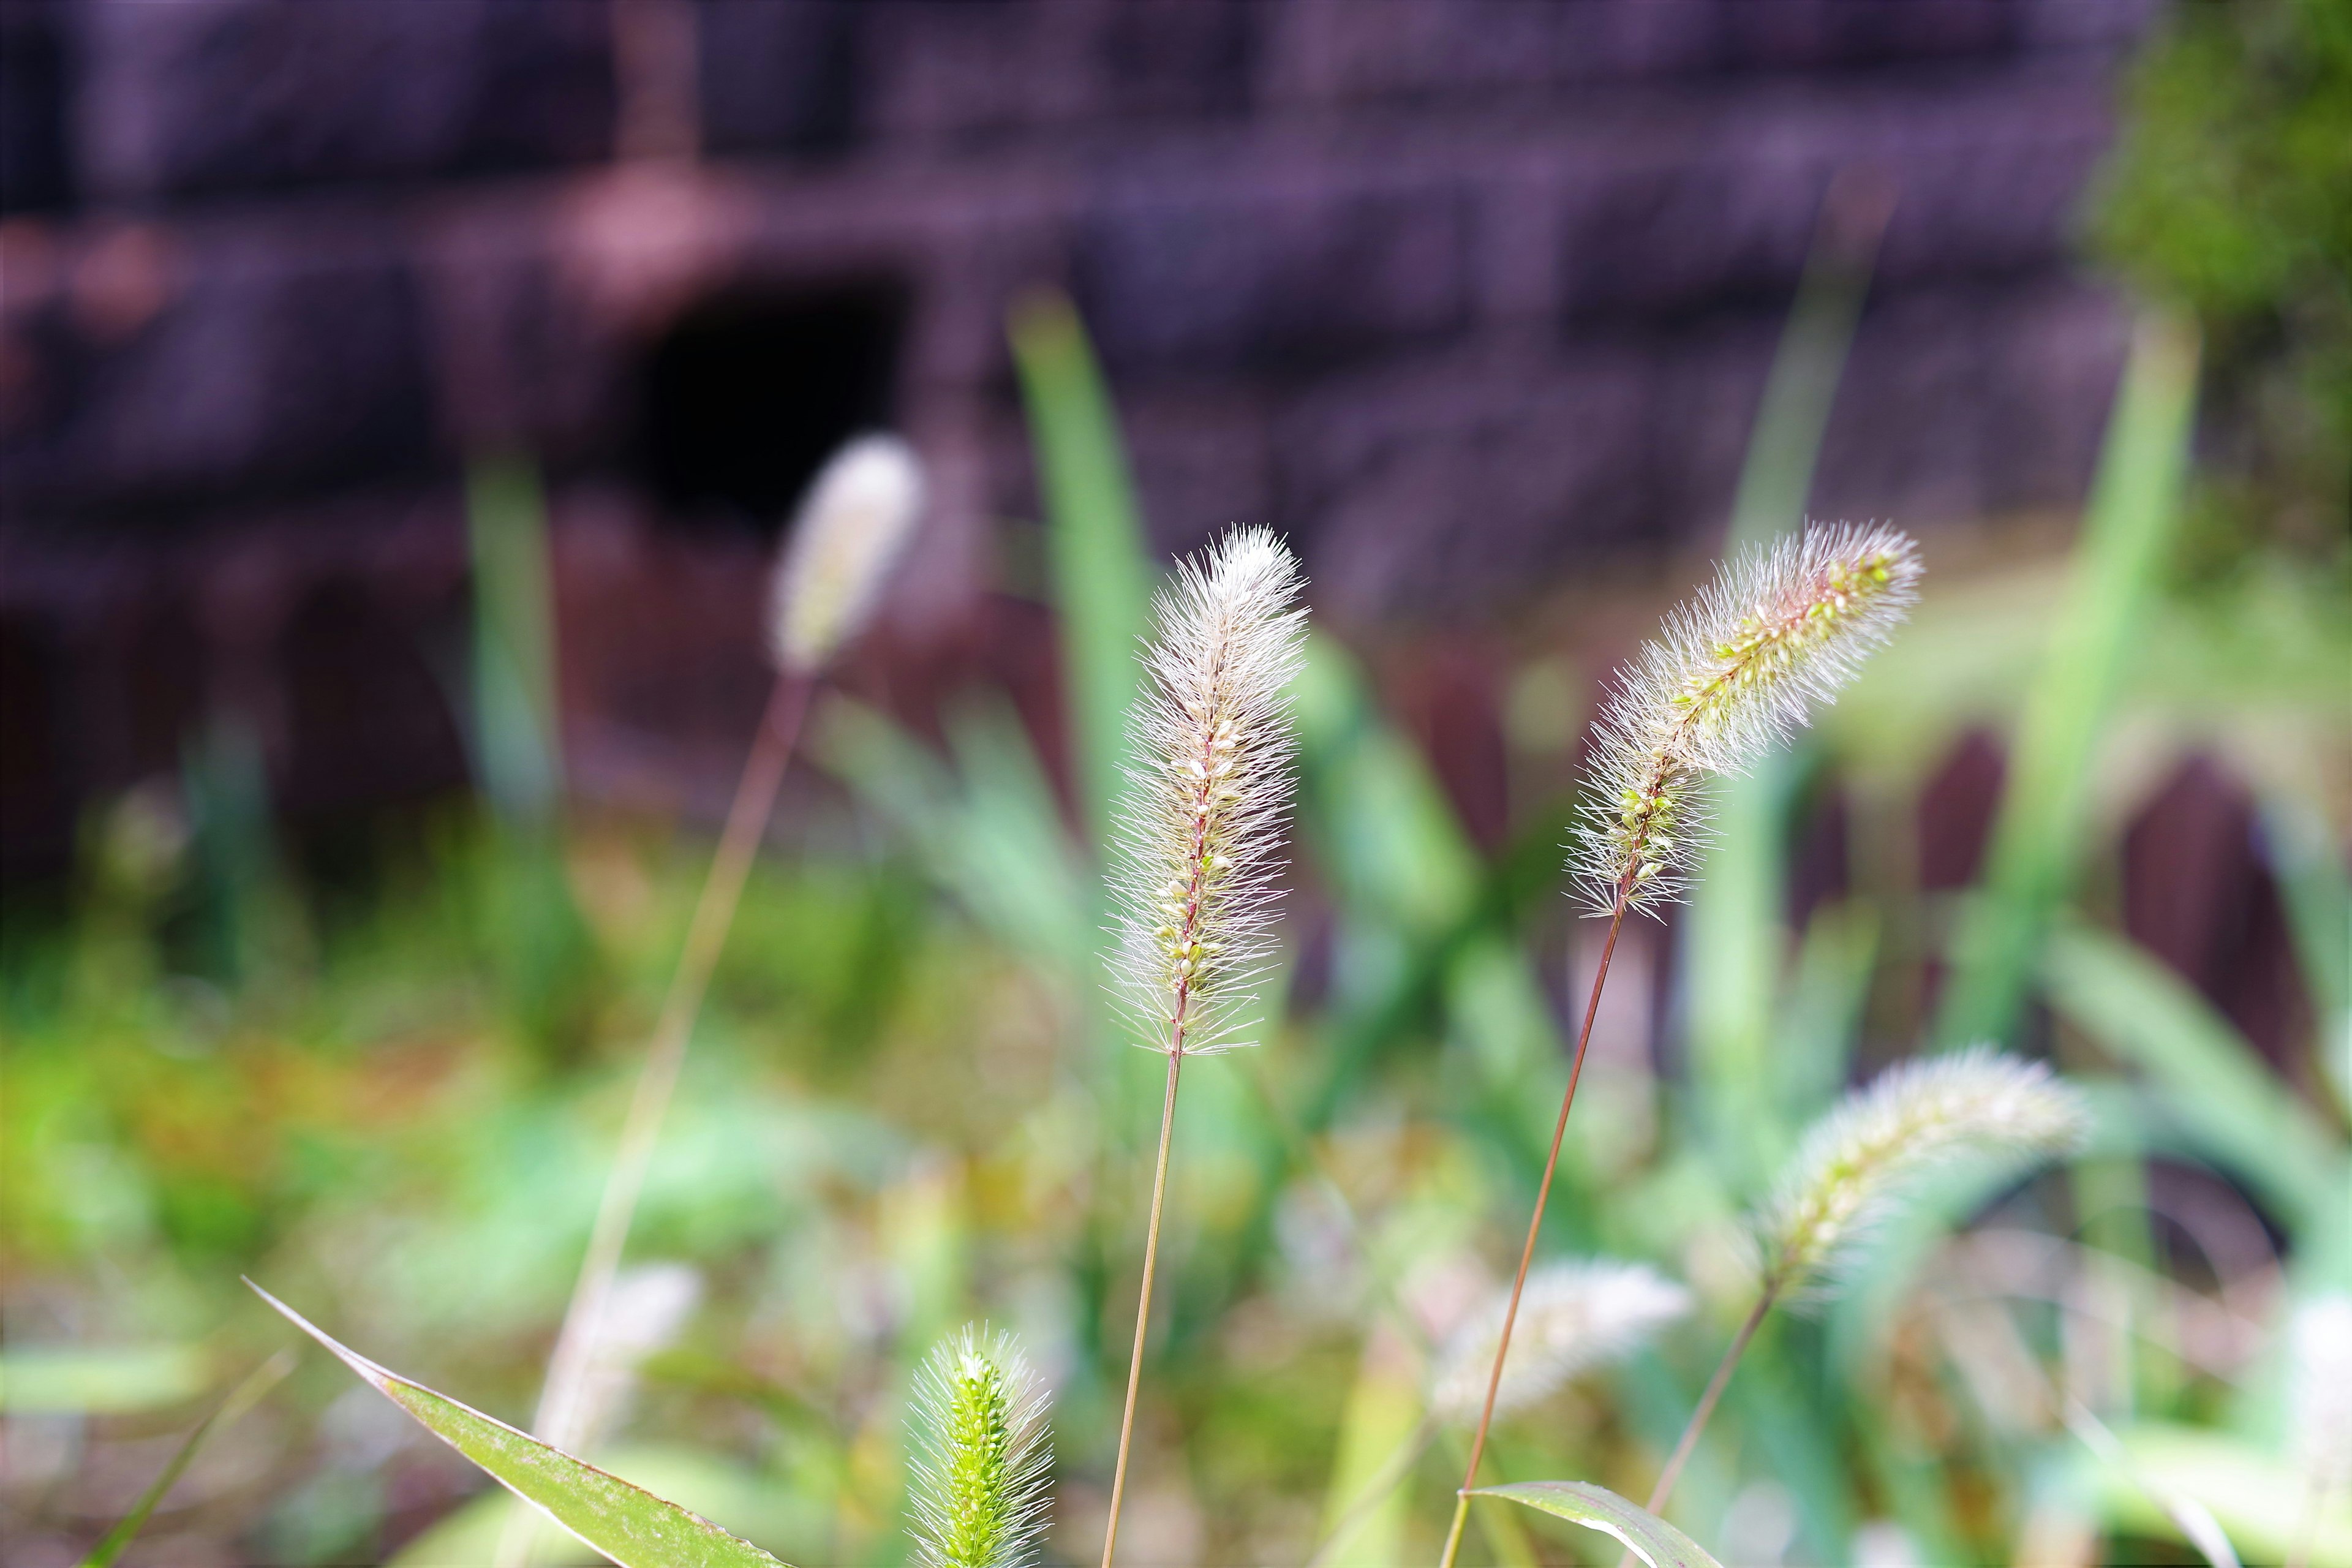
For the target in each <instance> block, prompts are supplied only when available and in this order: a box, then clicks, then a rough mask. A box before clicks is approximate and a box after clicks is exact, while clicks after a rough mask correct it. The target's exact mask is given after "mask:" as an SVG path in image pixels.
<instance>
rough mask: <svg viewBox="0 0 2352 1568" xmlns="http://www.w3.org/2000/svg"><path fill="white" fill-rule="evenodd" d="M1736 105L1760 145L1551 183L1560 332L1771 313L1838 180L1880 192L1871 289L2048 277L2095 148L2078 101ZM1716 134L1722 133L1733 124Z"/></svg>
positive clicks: (2084, 107) (2079, 96) (2017, 96)
mask: <svg viewBox="0 0 2352 1568" xmlns="http://www.w3.org/2000/svg"><path fill="white" fill-rule="evenodd" d="M1752 109H1753V112H1752V114H1751V115H1750V118H1751V119H1752V120H1753V121H1755V123H1756V126H1757V127H1758V129H1759V131H1761V130H1764V129H1766V128H1769V134H1758V135H1754V136H1751V137H1748V138H1747V139H1745V140H1742V139H1741V138H1739V137H1738V136H1737V135H1734V134H1728V133H1721V134H1717V135H1715V136H1713V137H1711V138H1709V139H1708V140H1707V141H1706V142H1705V143H1704V144H1701V145H1697V146H1695V147H1693V148H1691V149H1689V150H1688V151H1686V152H1681V153H1674V154H1666V155H1649V156H1638V155H1637V156H1628V157H1624V158H1621V159H1618V160H1616V161H1614V162H1613V163H1610V164H1606V165H1603V166H1601V167H1598V168H1595V169H1593V170H1591V171H1590V172H1579V173H1576V174H1570V175H1569V176H1568V177H1567V178H1566V180H1565V183H1566V184H1567V185H1568V186H1569V190H1568V192H1567V194H1566V195H1565V196H1564V198H1563V200H1562V203H1561V210H1562V217H1561V220H1560V221H1561V239H1560V245H1561V257H1560V266H1559V288H1560V290H1561V302H1560V314H1561V317H1562V319H1563V321H1566V322H1567V323H1569V324H1570V328H1571V330H1574V329H1576V328H1578V327H1580V326H1582V325H1588V324H1593V323H1606V322H1610V321H1622V320H1624V319H1626V318H1634V319H1641V318H1662V317H1673V316H1677V315H1684V314H1689V313H1693V312H1701V311H1709V310H1723V309H1727V308H1728V309H1739V308H1743V307H1752V306H1760V305H1764V304H1768V303H1770V304H1776V305H1785V302H1786V301H1787V300H1788V298H1789V297H1790V290H1792V289H1794V287H1795V284H1796V281H1797V278H1798V275H1799V274H1800V272H1801V270H1802V268H1803V266H1804V259H1805V254H1806V250H1807V248H1808V247H1809V246H1810V244H1811V238H1812V233H1813V226H1814V223H1815V220H1816V217H1817V215H1818V214H1819V211H1820V206H1821V200H1822V195H1823V194H1824V193H1825V192H1826V191H1827V190H1828V188H1829V184H1830V182H1831V180H1832V179H1833V178H1834V177H1835V176H1836V174H1838V173H1839V171H1841V170H1843V169H1848V168H1855V169H1863V168H1866V169H1869V170H1871V171H1873V172H1874V174H1877V175H1879V176H1881V177H1883V178H1884V179H1885V181H1886V182H1887V183H1888V184H1889V185H1890V186H1891V188H1892V190H1893V193H1894V196H1895V205H1894V209H1893V213H1892V216H1891V217H1890V219H1889V221H1888V224H1887V227H1886V231H1885V238H1884V242H1883V244H1882V246H1881V247H1880V250H1879V253H1878V257H1877V263H1876V278H1877V279H1878V282H1879V284H1880V285H1881V286H1887V285H1896V284H1907V283H1913V282H1920V281H1926V280H1931V279H1956V278H1965V277H1984V276H2000V275H2010V276H2014V275H2018V274H2021V273H2024V272H2027V271H2030V270H2032V269H2035V268H2050V267H2054V266H2063V264H2064V262H2065V259H2066V257H2067V254H2068V250H2069V246H2070V243H2071V238H2070V233H2069V227H2070V223H2071V219H2072V216H2073V214H2074V208H2075V205H2076V204H2077V203H2078V202H2079V201H2080V200H2081V199H2082V193H2083V189H2084V183H2085V182H2086V181H2087V179H2088V178H2089V177H2090V174H2091V173H2092V170H2093V169H2094V167H2095V164H2096V163H2097V160H2098V158H2099V156H2100V155H2101V153H2102V152H2103V151H2104V148H2105V120H2104V115H2103V113H2102V111H2101V110H2100V107H2099V105H2098V104H2097V102H2096V100H2095V99H2092V98H2091V97H2090V96H2089V95H2088V94H2085V93H2082V92H2079V91H2076V92H2063V91H2050V92H2039V91H2021V90H2011V91H2008V92H2006V93H2004V94H2003V95H2002V96H2001V98H2000V100H1998V101H1996V100H1992V99H1990V98H1989V97H1984V96H1970V95H1948V97H1947V98H1946V99H1945V100H1943V101H1941V102H1938V103H1935V104H1932V105H1927V106H1922V105H1920V104H1918V103H1916V101H1906V95H1900V94H1887V95H1881V96H1875V97H1873V98H1866V99H1864V98H1856V99H1849V100H1844V101H1842V102H1839V103H1836V104H1832V105H1825V106H1818V105H1794V104H1779V105H1774V104H1770V103H1758V104H1755V105H1753V106H1752ZM1721 124H1722V129H1723V130H1724V131H1726V132H1727V131H1729V130H1731V129H1733V128H1736V126H1737V125H1738V115H1737V114H1729V115H1727V116H1726V117H1725V118H1724V120H1723V121H1722V122H1721Z"/></svg>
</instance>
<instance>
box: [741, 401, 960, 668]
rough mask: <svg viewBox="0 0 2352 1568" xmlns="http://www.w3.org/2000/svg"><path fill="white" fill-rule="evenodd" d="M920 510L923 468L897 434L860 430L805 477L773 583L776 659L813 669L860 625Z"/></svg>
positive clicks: (861, 627) (829, 659)
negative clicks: (808, 478) (803, 492)
mask: <svg viewBox="0 0 2352 1568" xmlns="http://www.w3.org/2000/svg"><path fill="white" fill-rule="evenodd" d="M922 509H923V468H922V463H921V461H920V460H919V458H916V456H915V450H914V448H913V447H909V446H908V445H907V443H906V442H904V441H902V440H900V439H899V438H898V437H896V436H886V435H872V436H860V437H857V438H856V439H855V440H853V441H851V442H849V443H848V444H847V445H846V446H845V447H842V448H841V450H839V451H838V452H835V454H834V455H833V457H832V458H829V459H828V460H827V461H826V463H825V465H824V468H823V469H822V470H820V471H819V472H818V474H817V477H816V478H815V479H814V480H813V481H811V482H810V485H809V488H808V492H807V494H806V496H805V497H803V500H802V501H801V504H800V510H798V512H797V513H796V514H795V515H794V517H793V527H792V535H791V538H790V539H789V540H788V541H787V542H786V543H785V546H784V550H783V553H782V557H781V558H780V559H779V561H778V562H777V565H776V576H775V582H774V584H773V585H772V591H771V602H770V609H769V613H770V617H771V623H772V624H771V636H772V641H773V645H774V652H775V657H776V660H777V662H778V663H779V664H781V665H782V667H783V668H784V669H785V671H786V672H787V673H789V674H793V675H813V674H814V673H815V672H817V671H818V670H820V669H823V668H824V667H825V666H826V665H827V664H830V663H831V662H832V661H833V658H834V656H835V654H837V653H839V652H840V651H841V648H842V646H843V645H844V644H845V643H846V642H848V641H849V639H850V638H852V637H856V635H857V634H858V633H859V632H861V631H863V630H865V629H866V621H867V620H868V619H869V618H870V617H871V616H873V614H874V607H875V605H877V603H878V602H879V601H880V599H881V596H882V587H883V584H885V583H886V582H887V581H888V579H889V575H890V572H891V569H892V568H893V567H895V566H896V565H897V564H898V558H899V556H900V555H902V554H904V553H905V552H906V548H907V543H908V540H909V539H911V538H912V537H913V535H914V531H915V523H916V521H917V520H918V519H919V517H920V516H921V514H922Z"/></svg>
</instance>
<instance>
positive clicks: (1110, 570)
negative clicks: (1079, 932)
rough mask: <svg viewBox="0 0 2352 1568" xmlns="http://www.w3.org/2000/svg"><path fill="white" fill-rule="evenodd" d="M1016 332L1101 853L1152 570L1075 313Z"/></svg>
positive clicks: (1080, 761) (1058, 311)
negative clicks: (1137, 642)
mask: <svg viewBox="0 0 2352 1568" xmlns="http://www.w3.org/2000/svg"><path fill="white" fill-rule="evenodd" d="M1012 332H1013V363H1014V364H1015V365H1016V366H1017V367H1018V369H1019V371H1020V373H1021V390H1022V394H1023V396H1024V400H1025V401H1026V403H1027V405H1028V410H1029V425H1030V431H1031V435H1032V437H1033V438H1034V441H1035V444H1036V451H1037V473H1038V479H1039V483H1040V486H1041V488H1042V489H1044V491H1045V527H1046V531H1045V540H1046V556H1047V560H1048V563H1050V566H1051V570H1052V573H1053V580H1054V604H1055V611H1056V613H1057V615H1058V616H1059V619H1060V623H1061V634H1062V670H1063V675H1064V678H1065V680H1066V688H1067V690H1068V692H1069V704H1070V729H1071V733H1072V735H1073V736H1074V737H1075V739H1076V748H1075V749H1076V754H1077V773H1078V784H1079V788H1080V790H1081V792H1082V794H1083V796H1084V799H1085V803H1086V806H1085V809H1086V817H1087V827H1088V828H1089V829H1090V830H1091V839H1092V842H1094V843H1097V844H1107V843H1108V842H1109V841H1110V825H1111V813H1112V807H1113V805H1114V803H1115V802H1116V801H1117V800H1118V795H1119V792H1120V790H1121V788H1122V782H1121V781H1122V776H1123V775H1122V773H1121V772H1120V763H1121V760H1122V758H1123V757H1124V756H1125V754H1126V744H1127V712H1128V710H1129V707H1131V706H1132V705H1133V704H1134V701H1135V693H1136V687H1137V681H1138V679H1139V666H1138V665H1137V663H1136V658H1135V651H1136V639H1137V638H1138V637H1140V636H1141V635H1142V633H1143V623H1144V616H1145V611H1146V607H1147V605H1148V603H1149V601H1150V596H1151V567H1150V563H1149V561H1148V559H1147V557H1146V555H1145V550H1144V542H1143V527H1142V524H1141V522H1140V521H1138V516H1137V512H1136V506H1135V491H1134V487H1133V486H1132V485H1131V484H1130V483H1129V479H1128V474H1127V456H1126V453H1125V451H1124V449H1123V448H1122V447H1121V445H1120V442H1119V437H1118V416H1117V415H1116V414H1114V413H1113V411H1112V409H1111V405H1110V395H1109V393H1108V391H1107V390H1105V388H1104V386H1103V380H1102V373H1101V371H1100V370H1099V369H1098V368H1097V366H1096V364H1095V357H1094V353H1093V351H1092V350H1091V349H1090V348H1089V347H1088V346H1087V337H1086V330H1085V329H1084V328H1083V327H1082V326H1080V325H1079V323H1078V318H1077V313H1076V311H1074V310H1071V309H1070V306H1069V302H1068V301H1067V300H1063V299H1060V298H1058V297H1048V298H1045V299H1042V300H1036V301H1034V302H1032V303H1031V304H1029V305H1028V306H1026V307H1024V309H1022V310H1019V311H1017V312H1016V313H1015V314H1014V316H1013V328H1012Z"/></svg>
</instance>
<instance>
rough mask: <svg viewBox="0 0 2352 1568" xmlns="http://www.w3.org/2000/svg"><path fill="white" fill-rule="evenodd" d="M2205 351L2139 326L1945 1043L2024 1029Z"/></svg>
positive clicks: (2184, 454)
mask: <svg viewBox="0 0 2352 1568" xmlns="http://www.w3.org/2000/svg"><path fill="white" fill-rule="evenodd" d="M2196 384H2197V343H2196V340H2195V338H2194V337H2193V336H2192V335H2191V334H2190V332H2189V330H2188V329H2187V328H2185V327H2181V326H2179V325H2177V324H2175V323H2172V322H2170V321H2165V320H2161V319H2158V318H2153V317H2152V318H2150V319H2148V320H2147V321H2143V322H2142V323H2141V325H2140V328H2139V330H2138V332H2137V338H2136V340H2135V342H2134V344H2133V347H2132V354H2131V361H2130V363H2129V364H2128V365H2126V368H2125V371H2124V381H2123V390H2122V391H2121V393H2120V394H2118V395H2117V396H2116V410H2115V413H2114V415H2113V416H2112V417H2111V418H2110V419H2109V421H2108V424H2107V435H2106V445H2105V449H2104V451H2103V452H2102V453H2101V454H2100V459H2099V474H2098V479H2097V481H2096V483H2095V486H2094V488H2093V490H2092V494H2091V500H2090V504H2089V506H2088V507H2087V509H2086V510H2085V513H2084V524H2083V540H2082V543H2081V544H2080V546H2079V547H2078V548H2077V550H2076V552H2075V558H2074V567H2073V581H2072V582H2071V584H2069V586H2068V589H2067V597H2066V602H2065V604H2064V605H2063V607H2062V608H2061V609H2060V611H2059V615H2058V619H2057V622H2056V624H2055V626H2053V630H2052V634H2051V640H2050V646H2049V649H2048V652H2047V653H2046V654H2045V655H2044V658H2043V661H2042V668H2041V670H2040V672H2039V673H2038V675H2037V676H2036V678H2035V679H2034V681H2033V685H2032V692H2031V695H2030V696H2029V697H2028V698H2027V700H2026V706H2025V711H2024V713H2023V715H2022V716H2021V719H2020V721H2019V723H2018V729H2017V736H2016V740H2015V743H2014V746H2013V749H2012V751H2011V757H2010V769H2009V783H2008V785H2007V787H2006V789H2005V790H2004V791H2003V793H2002V796H2001V803H2000V816H1999V817H1998V818H1996V819H1995V821H1994V824H1993V834H1992V843H1991V847H1990V850H1989V851H1988V853H1987V868H1986V871H1985V876H1984V882H1983V886H1982V887H1981V888H1979V889H1978V892H1977V894H1976V896H1975V898H1974V899H1973V900H1971V901H1970V902H1969V905H1968V906H1967V908H1966V910H1964V912H1963V916H1962V920H1961V923H1960V927H1959V930H1958V932H1957V933H1956V935H1955V936H1954V939H1953V943H1952V954H1951V956H1952V978H1951V982H1950V984H1949V985H1948V987H1947V989H1946V991H1945V993H1944V998H1943V1002H1942V1004H1941V1005H1940V1007H1939V1009H1938V1011H1937V1018H1936V1031H1935V1033H1936V1040H1937V1044H1938V1045H1940V1046H1943V1047H1957V1046H1962V1045H1966V1044H1968V1043H1969V1042H1971V1041H1975V1040H1985V1039H1999V1038H2001V1037H2005V1036H2007V1034H2008V1033H2009V1029H2010V1026H2011V1024H2013V1023H2014V1022H2015V1021H2016V1017H2017V1009H2018V1005H2019V1003H2020V1002H2021V1000H2022V998H2023V995H2024V988H2025V983H2026V979H2027V974H2028V972H2029V970H2030V969H2031V967H2032V960H2033V952H2034V946H2035V943H2036V942H2038V941H2039V939H2040V936H2041V933H2042V927H2043V925H2044V924H2045V922H2046V921H2048V920H2049V918H2050V917H2051V915H2052V914H2053V912H2054V910H2056V909H2057V907H2058V904H2059V902H2060V900H2062V899H2063V897H2064V896H2065V894H2066V892H2067V891H2068V889H2070V888H2071V887H2072V885H2073V882H2074V875H2075V870H2076V868H2077V867H2078V866H2079V865H2080V864H2081V863H2082V860H2083V855H2084V846H2083V843H2082V839H2083V836H2084V828H2085V826H2086V821H2087V817H2088V815H2089V814H2088V809H2087V808H2088V803H2089V798H2090V781H2091V763H2092V761H2093V758H2094V756H2095V752H2096V748H2097V745H2098V742H2099V739H2100V736H2101V735H2102V733H2103V732H2104V731H2105V719H2106V717H2107V710H2108V708H2109V706H2110V705H2111V704H2112V702H2113V700H2114V698H2115V694H2116V689H2117V688H2118V686H2119V685H2120V684H2121V682H2122V679H2123V676H2124V674H2125V671H2126V667H2127V664H2128V661H2129V658H2130V654H2131V649H2132V647H2133V643H2134V640H2135V638H2136V637H2137V632H2138V628H2139V624H2140V621H2141V619H2142V616H2143V613H2144V611H2145V610H2146V608H2147V601H2148V599H2149V598H2150V597H2151V596H2152V595H2153V594H2154V592H2155V587H2156V581H2157V575H2158V572H2159V571H2161V569H2162V567H2163V564H2164V559H2165V554H2166V552H2167V550H2168V547H2169V545H2170V543H2171V541H2172V534H2173V519H2174V515H2175V513H2176V512H2177V511H2178V510H2179V505H2178V503H2179V492H2180V481H2181V475H2182V472H2183V470H2184V469H2185V468H2186V467H2187V462H2188V445H2189V419H2190V414H2191V412H2192V410H2193V408H2194V406H2195V402H2196Z"/></svg>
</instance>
